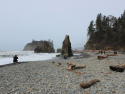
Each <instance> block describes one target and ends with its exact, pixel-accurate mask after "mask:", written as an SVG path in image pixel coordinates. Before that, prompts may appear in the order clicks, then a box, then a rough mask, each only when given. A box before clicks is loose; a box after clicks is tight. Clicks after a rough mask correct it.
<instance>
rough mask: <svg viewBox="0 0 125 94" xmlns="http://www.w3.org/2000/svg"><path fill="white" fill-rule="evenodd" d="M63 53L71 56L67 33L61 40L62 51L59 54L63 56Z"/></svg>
mask: <svg viewBox="0 0 125 94" xmlns="http://www.w3.org/2000/svg"><path fill="white" fill-rule="evenodd" d="M65 55H66V56H68V57H69V56H73V53H72V49H71V43H70V40H69V36H68V35H66V36H65V39H64V41H63V46H62V52H61V56H65Z"/></svg>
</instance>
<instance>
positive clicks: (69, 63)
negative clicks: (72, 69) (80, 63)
mask: <svg viewBox="0 0 125 94" xmlns="http://www.w3.org/2000/svg"><path fill="white" fill-rule="evenodd" d="M67 64H68V67H69V66H70V65H76V64H75V63H71V62H67Z"/></svg>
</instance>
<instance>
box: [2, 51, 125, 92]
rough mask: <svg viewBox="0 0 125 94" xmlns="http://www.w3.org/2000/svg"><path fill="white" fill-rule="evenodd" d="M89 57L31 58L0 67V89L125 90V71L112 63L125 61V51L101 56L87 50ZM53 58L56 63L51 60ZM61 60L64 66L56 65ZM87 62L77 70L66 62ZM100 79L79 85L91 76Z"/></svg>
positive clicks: (80, 63)
mask: <svg viewBox="0 0 125 94" xmlns="http://www.w3.org/2000/svg"><path fill="white" fill-rule="evenodd" d="M88 54H89V55H91V56H90V57H89V58H80V59H63V60H44V61H30V62H28V63H20V64H15V65H14V66H6V67H2V68H0V90H1V93H3V94H6V93H14V94H15V93H17V94H19V93H29V94H32V93H35V94H49V93H51V94H70V93H72V94H75V93H76V94H77V93H79V94H84V93H85V92H87V93H88V94H112V93H114V94H124V93H125V90H124V87H125V72H122V73H120V72H115V71H112V70H110V69H109V66H110V65H117V64H118V62H119V63H122V64H124V63H125V58H124V57H125V55H123V54H118V55H117V56H109V57H108V58H105V59H102V60H98V59H97V56H98V55H99V54H97V55H95V53H91V52H88ZM52 61H54V62H55V63H52ZM58 62H60V63H61V65H62V66H57V65H56V64H58ZM67 62H72V63H76V64H77V65H86V68H81V69H75V70H74V71H78V72H82V73H80V74H79V73H75V72H72V71H68V70H66V67H67V66H68V65H67V64H66V63H67ZM94 78H96V79H99V80H100V82H97V83H96V84H94V85H92V86H91V87H89V88H87V89H83V88H81V87H80V86H79V84H80V83H82V82H86V81H88V80H90V79H94Z"/></svg>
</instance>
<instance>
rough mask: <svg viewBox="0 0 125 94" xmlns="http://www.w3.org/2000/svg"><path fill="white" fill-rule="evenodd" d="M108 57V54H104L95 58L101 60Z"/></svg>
mask: <svg viewBox="0 0 125 94" xmlns="http://www.w3.org/2000/svg"><path fill="white" fill-rule="evenodd" d="M107 57H108V54H106V55H105V56H97V59H99V60H101V59H103V58H107Z"/></svg>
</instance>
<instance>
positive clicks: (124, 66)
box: [109, 65, 125, 72]
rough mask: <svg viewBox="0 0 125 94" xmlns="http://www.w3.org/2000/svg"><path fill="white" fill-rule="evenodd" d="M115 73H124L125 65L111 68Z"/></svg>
mask: <svg viewBox="0 0 125 94" xmlns="http://www.w3.org/2000/svg"><path fill="white" fill-rule="evenodd" d="M109 68H110V69H111V70H113V71H117V72H123V71H124V70H125V65H117V66H109Z"/></svg>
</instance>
